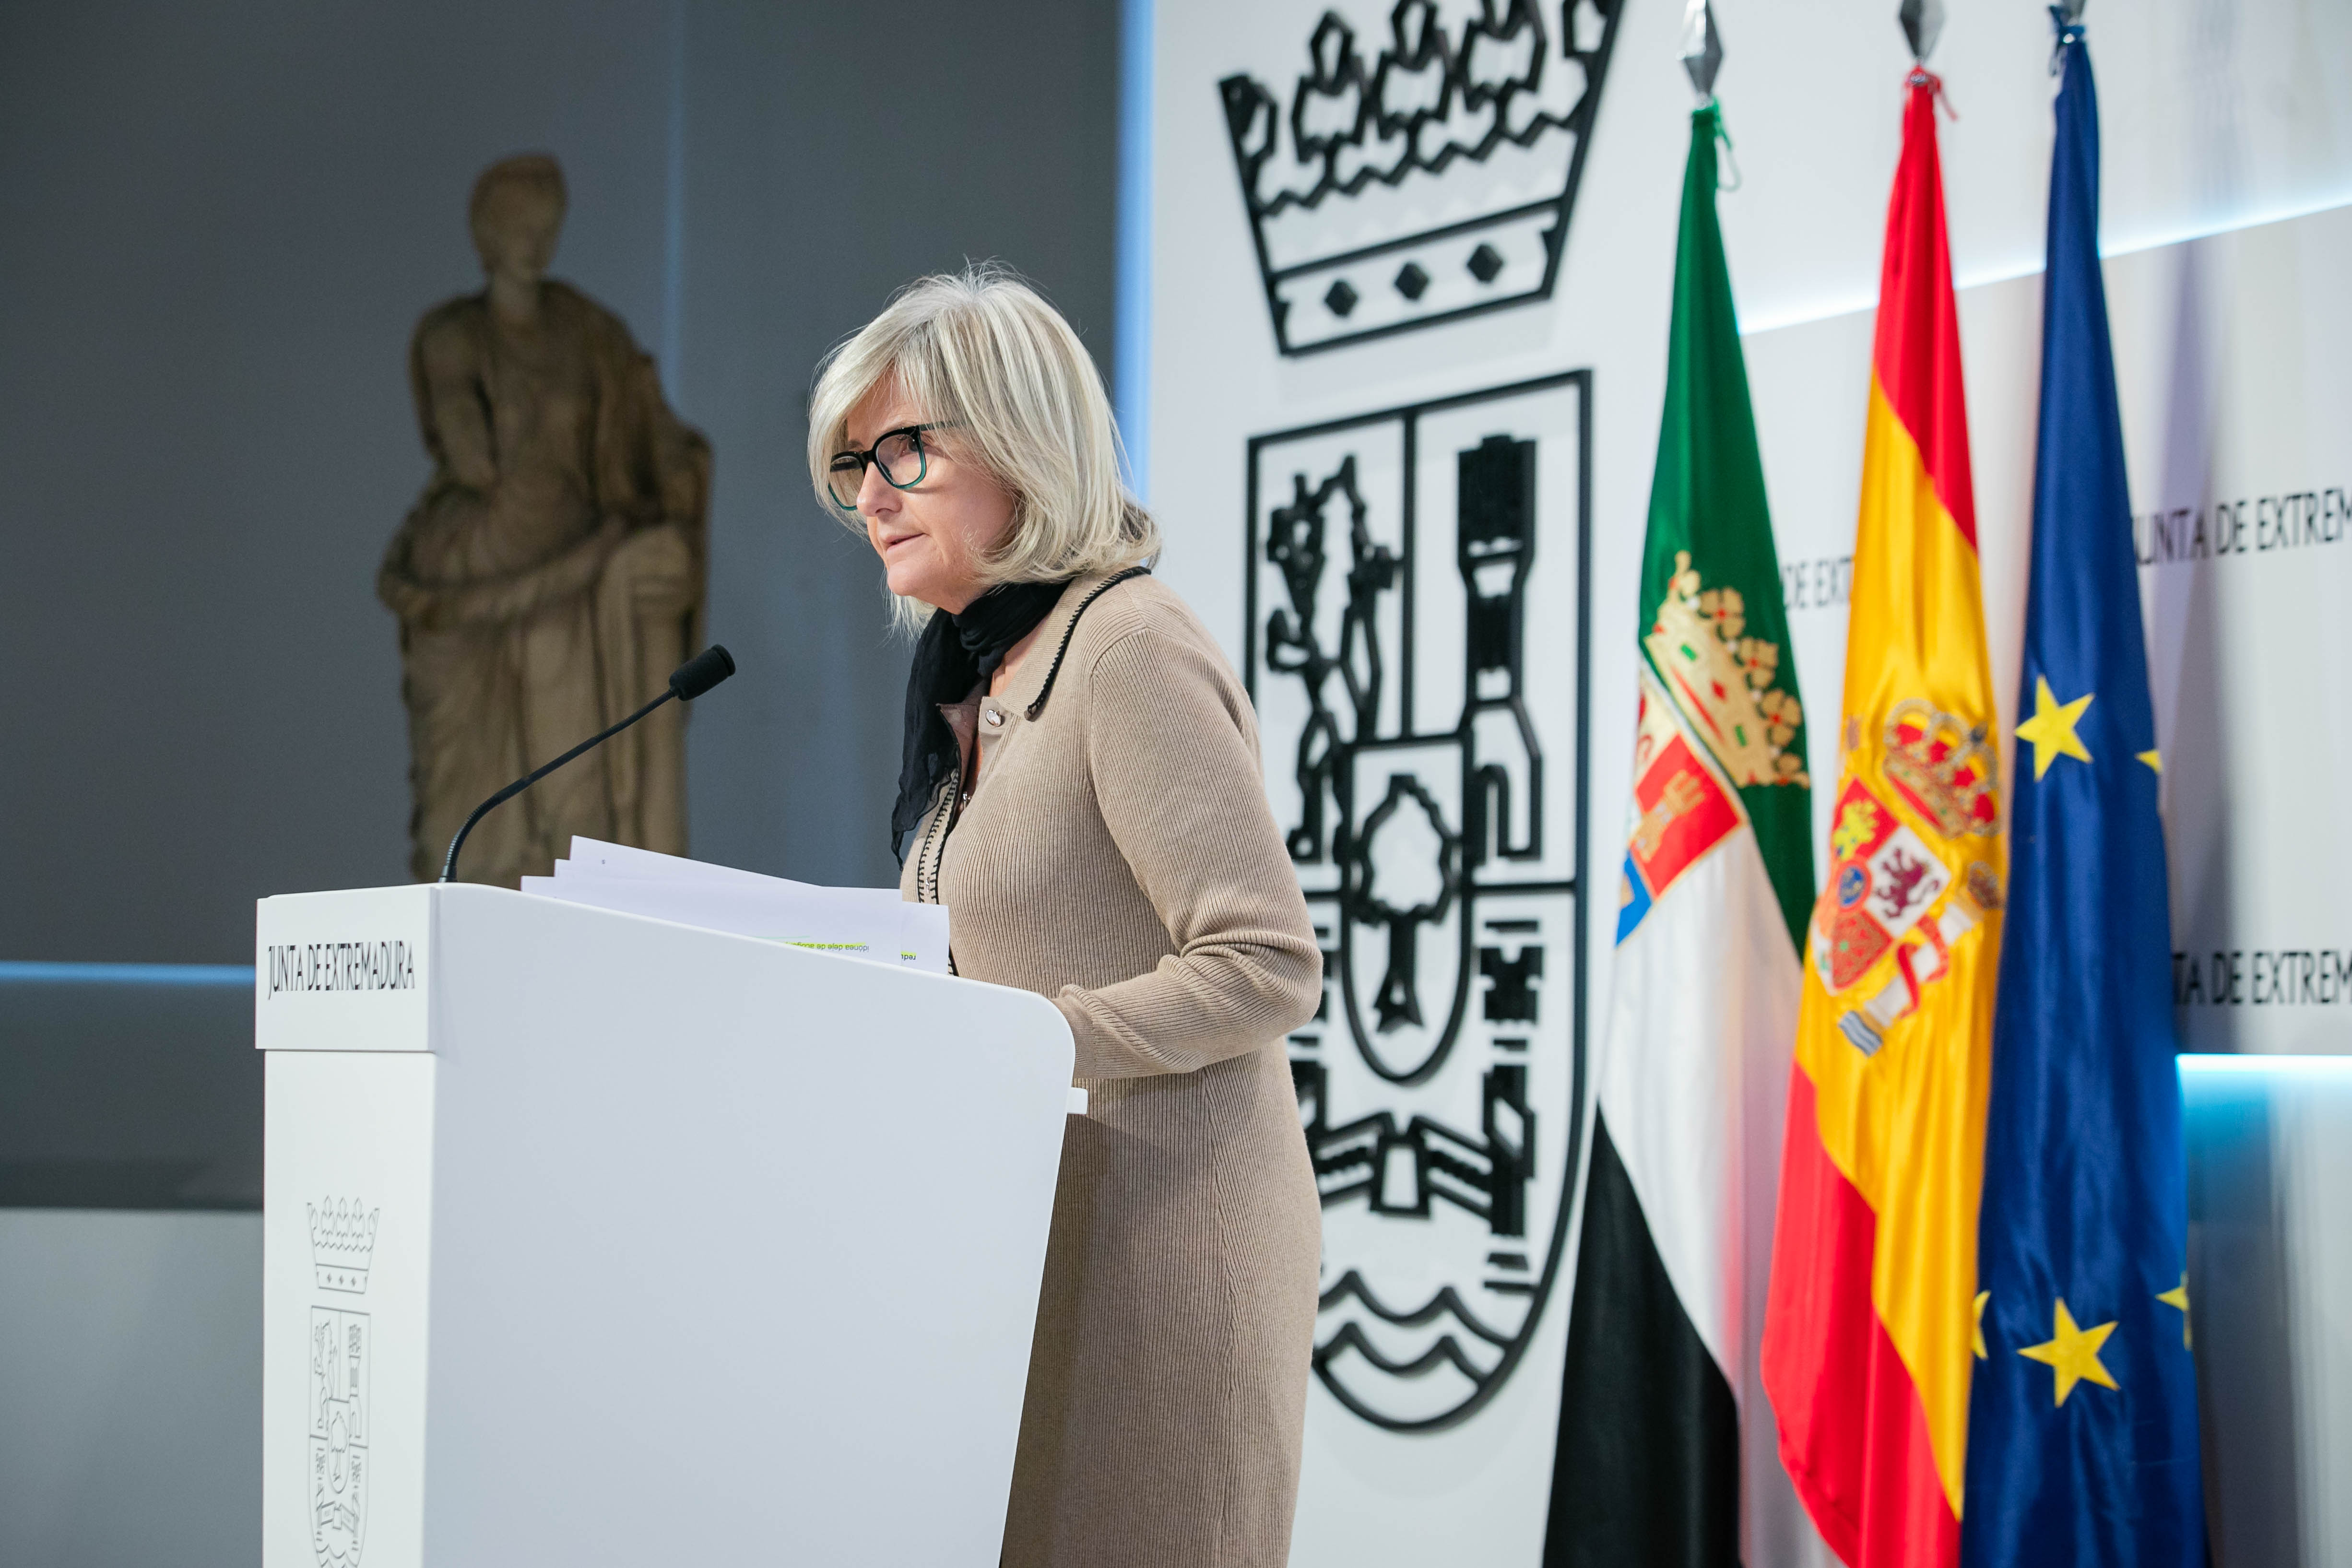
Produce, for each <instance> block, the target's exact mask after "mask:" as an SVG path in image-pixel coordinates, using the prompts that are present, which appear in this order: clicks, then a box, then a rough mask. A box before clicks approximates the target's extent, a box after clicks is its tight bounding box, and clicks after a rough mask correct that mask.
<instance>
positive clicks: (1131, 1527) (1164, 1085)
mask: <svg viewBox="0 0 2352 1568" xmlns="http://www.w3.org/2000/svg"><path fill="white" fill-rule="evenodd" d="M1101 581H1102V579H1100V578H1082V579H1080V580H1077V581H1076V582H1074V583H1072V584H1071V585H1070V586H1069V588H1068V589H1067V590H1066V591H1064V593H1063V595H1062V598H1061V600H1060V601H1059V603H1058V604H1056V606H1055V609H1054V610H1053V611H1052V612H1050V613H1049V614H1048V615H1047V616H1046V618H1045V622H1044V632H1043V634H1042V635H1040V636H1039V637H1038V639H1037V641H1036V642H1035V643H1033V644H1032V649H1033V651H1032V652H1031V653H1028V654H1027V655H1026V656H1025V657H1024V659H1023V661H1022V664H1021V667H1020V669H1019V670H1018V672H1017V673H1016V674H1015V675H1014V677H1013V682H1012V684H1011V685H1010V686H1009V688H1008V689H1007V690H1006V692H1005V693H1004V695H1003V697H1001V698H999V697H979V698H977V699H975V700H974V701H971V702H968V703H966V704H965V705H963V706H962V708H961V711H960V712H958V711H951V712H950V719H951V721H955V727H956V728H957V729H958V731H959V732H960V733H961V734H964V735H972V734H976V735H977V737H978V738H979V742H980V768H979V775H978V782H977V784H976V786H975V787H974V789H973V790H972V792H971V799H970V801H969V802H968V803H967V804H964V805H963V806H962V807H961V810H960V811H959V810H955V808H954V800H955V795H956V790H955V787H954V785H953V783H952V782H950V784H949V785H947V786H944V787H943V788H942V790H941V797H940V800H939V801H938V802H936V803H935V804H934V805H933V807H932V810H931V812H930V814H929V816H928V817H926V818H925V820H924V821H923V823H922V825H921V827H920V828H919V830H918V831H917V833H916V835H915V837H914V839H913V841H912V842H911V847H910V848H909V850H908V855H907V863H906V871H905V874H904V879H903V883H902V889H903V891H904V892H905V894H906V895H907V896H908V898H919V899H924V900H931V899H936V900H937V901H938V902H940V903H942V904H946V905H947V906H948V909H949V911H950V936H951V941H952V946H953V952H954V956H955V963H956V967H957V970H958V972H959V973H961V974H963V975H965V976H968V977H971V978H974V979H981V980H989V981H992V982H994V983H996V984H998V985H1004V986H1018V987H1021V988H1024V989H1026V990H1032V991H1036V992H1039V993H1041V994H1042V995H1044V996H1045V997H1048V998H1052V999H1053V1001H1054V1003H1055V1005H1056V1006H1057V1007H1059V1008H1060V1009H1061V1010H1062V1013H1063V1016H1064V1017H1065V1018H1066V1019H1069V1023H1070V1030H1071V1032H1072V1033H1073V1034H1074V1035H1075V1036H1076V1040H1077V1070H1076V1078H1077V1082H1078V1084H1079V1086H1081V1087H1083V1088H1084V1089H1086V1090H1087V1095H1088V1104H1087V1114H1086V1115H1085V1116H1083V1117H1072V1118H1071V1119H1070V1124H1069V1129H1068V1134H1067V1137H1066V1141H1065V1143H1064V1145H1063V1149H1062V1174H1061V1186H1060V1188H1059V1191H1058V1192H1057V1193H1056V1195H1055V1204H1054V1223H1053V1232H1052V1237H1051V1239H1050V1240H1049V1241H1048V1242H1047V1245H1046V1252H1045V1290H1044V1293H1043V1295H1042V1296H1041V1298H1040V1300H1039V1303H1038V1309H1037V1332H1036V1338H1035V1342H1034V1346H1033V1348H1032V1350H1031V1353H1030V1363H1029V1392H1028V1398H1027V1401H1026V1404H1025V1406H1024V1409H1023V1411H1022V1417H1021V1441H1020V1448H1019V1453H1018V1458H1016V1460H1015V1461H1014V1466H1013V1497H1012V1507H1011V1511H1010V1512H1009V1514H1008V1516H1007V1518H1006V1521H1005V1529H1004V1559H1003V1560H1004V1563H1006V1564H1008V1565H1009V1568H1036V1565H1040V1564H1055V1565H1065V1564H1066V1565H1068V1568H1080V1565H1084V1568H1123V1565H1127V1564H1135V1565H1137V1568H1144V1565H1150V1568H1163V1565H1164V1568H1281V1564H1283V1563H1285V1562H1286V1559H1287V1557H1288V1555H1289V1545H1290V1520H1291V1511H1292V1507H1293V1504H1294V1503H1295V1501H1296V1500H1297V1488H1298V1451H1299V1442H1300V1437H1301V1429H1302V1427H1303V1425H1304V1422H1305V1418H1306V1401H1307V1365H1308V1362H1307V1358H1308V1354H1309V1352H1310V1350H1311V1349H1312V1346H1313V1339H1314V1327H1315V1310H1316V1292H1317V1279H1318V1253H1319V1249H1320V1246H1321V1210H1320V1206H1319V1204H1318V1199H1317V1196H1316V1189H1315V1179H1314V1174H1313V1169H1312V1167H1311V1166H1310V1165H1309V1163H1308V1160H1307V1144H1306V1139H1305V1136H1304V1134H1302V1133H1301V1131H1300V1128H1299V1123H1298V1110H1297V1098H1296V1095H1295V1094H1294V1092H1293V1091H1292V1088H1291V1083H1290V1069H1289V1065H1288V1062H1287V1060H1286V1053H1285V1051H1284V1044H1283V1042H1284V1037H1285V1036H1286V1034H1287V1033H1288V1032H1289V1031H1290V1030H1293V1029H1295V1028H1297V1027H1298V1026H1299V1025H1300V1024H1303V1023H1305V1022H1306V1021H1307V1019H1308V1018H1310V1017H1311V1016H1313V1014H1314V1012H1315V1010H1316V1006H1317V1002H1318V998H1319V996H1320V994H1321V989H1322V968H1321V965H1322V958H1321V955H1320V953H1319V952H1318V950H1317V946H1316V942H1315V937H1314V933H1313V928H1312V927H1311V926H1310V925H1309V924H1308V922H1307V906H1306V903H1305V901H1304V900H1303V899H1302V898H1301V897H1300V895H1299V892H1298V883H1297V878H1296V876H1295V875H1294V874H1293V873H1292V871H1291V868H1290V861H1289V857H1288V855H1287V853H1286V852H1285V850H1284V848H1283V844H1282V839H1281V835H1280V834H1279V832H1278V831H1276V827H1275V824H1274V819H1273V814H1272V812H1271V811H1270V810H1268V808H1267V805H1266V800H1265V790H1264V787H1263V786H1262V785H1261V783H1260V782H1259V775H1258V747H1257V727H1256V719H1255V715H1254V714H1253V713H1252V712H1251V709H1250V706H1249V699H1248V697H1247V695H1244V692H1243V690H1242V687H1241V683H1240V682H1239V681H1238V680H1236V679H1235V678H1234V673H1233V670H1232V667H1231V666H1230V665H1228V664H1226V662H1225V658H1224V655H1223V653H1222V652H1221V651H1220V650H1219V649H1218V647H1217V645H1216V643H1215V641H1214V640H1213V638H1212V637H1211V636H1210V635H1209V633H1208V632H1207V630H1206V629H1205V628H1203V627H1202V624H1201V622H1199V620H1198V619H1197V618H1195V617H1194V616H1193V614H1192V612H1191V611H1190V610H1188V609H1187V608H1186V607H1185V606H1184V603H1183V601H1181V600H1179V599H1178V598H1177V597H1176V595H1175V594H1174V593H1172V592H1171V591H1169V590H1168V589H1167V588H1165V587H1163V586H1162V585H1161V584H1160V583H1159V582H1158V581H1157V580H1154V579H1151V578H1148V577H1147V578H1136V579H1130V580H1128V581H1125V582H1121V583H1118V584H1117V585H1115V586H1113V587H1112V588H1110V589H1109V590H1108V591H1106V592H1104V593H1103V594H1102V596H1101V597H1100V598H1099V599H1097V600H1096V601H1094V603H1093V604H1092V605H1091V606H1089V607H1088V608H1087V610H1086V612H1085V614H1084V615H1083V616H1081V617H1079V619H1078V622H1077V625H1076V631H1075V633H1074V634H1073V635H1072V636H1071V638H1070V641H1069V645H1068V649H1067V652H1066V653H1065V654H1064V656H1063V658H1062V661H1061V665H1060V669H1059V671H1058V673H1057V674H1055V676H1054V678H1053V689H1052V693H1051V695H1050V698H1049V700H1048V702H1047V704H1046V706H1045V710H1044V712H1043V713H1042V714H1041V715H1040V716H1038V717H1037V718H1036V719H1035V720H1034V721H1032V720H1030V719H1029V718H1027V717H1026V716H1025V710H1026V709H1027V708H1028V707H1029V706H1030V705H1031V704H1032V703H1033V702H1034V700H1035V699H1036V697H1037V695H1038V692H1039V689H1040V687H1041V686H1043V685H1045V681H1046V679H1047V672H1048V669H1049V667H1050V666H1051V665H1052V664H1053V663H1054V653H1055V649H1056V648H1058V647H1060V646H1061V644H1062V640H1063V635H1064V632H1066V630H1068V629H1069V627H1070V619H1071V616H1072V614H1073V612H1075V611H1076V609H1077V608H1078V606H1079V604H1080V602H1081V601H1083V600H1084V599H1085V598H1086V597H1087V594H1088V593H1089V592H1090V591H1092V590H1093V589H1095V588H1096V587H1097V586H1099V584H1100V583H1101ZM966 752H967V755H969V753H970V747H969V746H968V745H967V747H966Z"/></svg>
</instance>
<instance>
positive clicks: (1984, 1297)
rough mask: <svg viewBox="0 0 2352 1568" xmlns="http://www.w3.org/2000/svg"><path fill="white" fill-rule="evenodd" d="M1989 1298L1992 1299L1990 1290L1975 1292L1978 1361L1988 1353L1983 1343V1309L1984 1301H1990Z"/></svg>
mask: <svg viewBox="0 0 2352 1568" xmlns="http://www.w3.org/2000/svg"><path fill="white" fill-rule="evenodd" d="M1991 1300H1992V1292H1991V1291H1978V1292H1977V1330H1976V1333H1977V1359H1978V1360H1979V1361H1982V1360H1983V1359H1984V1358H1985V1356H1986V1354H1988V1353H1987V1351H1986V1350H1985V1343H1984V1310H1985V1303H1986V1302H1987V1301H1991Z"/></svg>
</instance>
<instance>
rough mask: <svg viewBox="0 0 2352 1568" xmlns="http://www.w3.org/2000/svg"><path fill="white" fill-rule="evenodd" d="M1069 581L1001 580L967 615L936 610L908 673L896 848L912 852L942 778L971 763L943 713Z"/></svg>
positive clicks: (1032, 626) (893, 832)
mask: <svg viewBox="0 0 2352 1568" xmlns="http://www.w3.org/2000/svg"><path fill="white" fill-rule="evenodd" d="M1068 586H1069V584H1067V583H1066V582H1006V583H1000V584H998V585H997V586H996V587H994V588H992V589H990V590H989V591H987V592H986V593H983V594H982V595H981V596H980V597H979V598H978V599H975V600H973V601H971V603H970V604H967V605H965V606H964V608H963V613H962V614H961V615H950V614H949V613H948V612H946V611H944V610H941V611H938V612H935V613H934V614H933V615H932V616H931V621H930V624H929V625H928V626H926V627H924V628H923V635H922V637H921V639H920V640H919V641H918V642H917V643H916V644H915V663H914V665H913V667H912V668H910V669H909V670H908V672H907V735H906V742H905V749H904V751H903V752H902V753H901V755H900V758H899V763H898V804H897V805H895V806H893V807H892V808H891V810H890V849H891V852H892V853H894V854H896V855H897V856H898V859H899V860H900V861H901V862H904V861H905V860H906V858H907V835H908V833H911V832H913V831H915V828H916V826H917V824H919V823H920V822H921V821H922V820H923V812H924V811H925V810H927V809H929V806H930V803H931V799H932V797H933V796H935V795H937V794H938V793H939V788H940V780H941V779H947V778H950V777H952V776H954V775H955V774H956V773H958V772H959V771H961V768H962V767H963V753H962V749H961V747H959V746H958V745H957V744H956V737H955V731H954V730H953V729H952V728H951V727H950V726H949V724H948V721H947V718H946V716H944V715H942V714H941V713H940V704H941V703H946V704H947V705H949V706H954V705H955V704H957V703H960V702H961V701H963V699H964V698H966V697H968V696H970V695H971V688H972V687H974V686H975V685H979V684H980V683H981V682H982V681H984V680H986V679H988V677H989V676H991V675H992V674H995V673H996V669H997V666H998V665H1000V664H1003V663H1004V655H1005V654H1006V653H1008V652H1010V651H1011V650H1012V647H1013V643H1018V642H1019V641H1021V639H1022V638H1024V637H1026V636H1027V635H1029V633H1030V632H1034V631H1035V630H1036V628H1037V622H1040V621H1043V620H1045V617H1046V615H1047V613H1048V612H1051V611H1052V610H1053V608H1054V606H1055V603H1056V602H1058V601H1060V599H1061V597H1062V590H1064V589H1065V588H1066V587H1068Z"/></svg>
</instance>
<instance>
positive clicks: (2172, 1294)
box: [2156, 1272, 2189, 1350]
mask: <svg viewBox="0 0 2352 1568" xmlns="http://www.w3.org/2000/svg"><path fill="white" fill-rule="evenodd" d="M2156 1299H2157V1300H2158V1301H2162V1302H2163V1303H2164V1304H2165V1305H2166V1306H2168V1307H2179V1309H2180V1348H2181V1349H2183V1350H2187V1349H2188V1348H2189V1276H2188V1274H2187V1273H2185V1272H2184V1273H2183V1274H2182V1275H2181V1276H2180V1283H2179V1284H2178V1285H2175V1286H2174V1287H2173V1288H2172V1289H2170V1290H2169V1291H2158V1292H2157V1293H2156Z"/></svg>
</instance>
